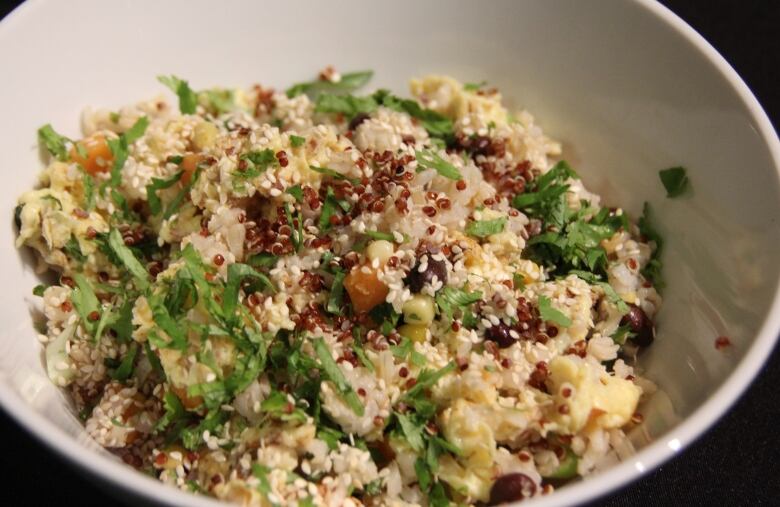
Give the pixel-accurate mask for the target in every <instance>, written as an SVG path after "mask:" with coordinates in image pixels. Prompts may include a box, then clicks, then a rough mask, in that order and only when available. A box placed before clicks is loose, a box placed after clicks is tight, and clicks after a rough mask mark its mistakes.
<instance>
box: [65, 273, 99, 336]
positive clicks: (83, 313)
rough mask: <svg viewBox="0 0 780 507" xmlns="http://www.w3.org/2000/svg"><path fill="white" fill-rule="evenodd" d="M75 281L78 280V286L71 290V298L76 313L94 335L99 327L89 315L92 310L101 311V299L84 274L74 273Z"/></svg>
mask: <svg viewBox="0 0 780 507" xmlns="http://www.w3.org/2000/svg"><path fill="white" fill-rule="evenodd" d="M73 281H75V282H76V288H75V289H73V290H72V291H71V293H70V300H71V301H72V302H73V306H74V307H75V308H76V313H78V314H79V317H81V321H82V323H83V324H84V327H86V328H87V331H89V333H90V334H91V335H93V336H94V335H95V331H96V329H97V322H96V321H94V320H92V319H90V318H89V316H90V314H92V312H99V311H100V301H98V298H97V296H96V295H95V291H94V289H93V288H92V285H91V284H90V283H89V281H88V280H87V279H86V278H85V277H84V275H82V274H81V273H75V274H74V275H73Z"/></svg>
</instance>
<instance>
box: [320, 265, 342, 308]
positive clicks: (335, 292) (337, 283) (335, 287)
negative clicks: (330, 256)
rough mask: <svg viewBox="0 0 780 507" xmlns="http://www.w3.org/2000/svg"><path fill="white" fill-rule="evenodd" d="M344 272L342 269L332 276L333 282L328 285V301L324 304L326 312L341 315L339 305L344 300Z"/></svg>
mask: <svg viewBox="0 0 780 507" xmlns="http://www.w3.org/2000/svg"><path fill="white" fill-rule="evenodd" d="M345 276H346V273H344V271H341V270H339V271H336V274H335V275H334V277H333V283H332V284H331V286H330V293H329V294H328V303H327V305H326V306H325V310H326V311H327V312H328V313H331V314H334V315H341V314H342V311H341V306H342V303H343V300H344V277H345Z"/></svg>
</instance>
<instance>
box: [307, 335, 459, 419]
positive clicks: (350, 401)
mask: <svg viewBox="0 0 780 507" xmlns="http://www.w3.org/2000/svg"><path fill="white" fill-rule="evenodd" d="M312 345H314V350H315V352H316V353H317V357H318V358H319V360H320V364H321V365H322V370H323V372H324V373H325V376H326V377H327V378H328V379H329V380H330V381H331V382H333V384H334V385H335V386H336V390H337V391H338V392H339V393H340V394H341V397H342V398H343V399H344V402H345V403H346V404H347V405H348V406H349V408H351V409H352V411H353V412H354V413H355V414H357V416H358V417H362V416H363V414H364V413H365V409H364V407H363V403H362V402H361V401H360V398H359V397H358V395H357V394H356V393H355V391H354V390H353V389H352V386H350V385H349V383H348V382H347V379H346V378H345V377H344V374H343V373H342V372H341V370H340V369H339V367H338V365H337V364H336V361H334V360H333V357H331V355H330V350H329V349H328V346H327V345H326V344H325V341H324V340H323V339H322V338H317V339H315V340H313V341H312ZM453 364H454V363H453Z"/></svg>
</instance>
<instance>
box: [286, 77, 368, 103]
mask: <svg viewBox="0 0 780 507" xmlns="http://www.w3.org/2000/svg"><path fill="white" fill-rule="evenodd" d="M373 75H374V72H373V71H371V70H364V71H359V72H349V73H346V74H342V75H341V79H340V80H339V81H338V82H332V81H326V80H322V79H318V80H316V81H310V82H307V83H297V84H294V85H293V86H291V87H290V88H288V89H287V92H286V93H287V96H288V97H290V98H293V97H295V96H298V95H300V94H302V93H305V94H306V95H309V96H310V97H316V96H317V95H319V94H320V93H349V92H352V91H355V90H357V89H358V88H360V87H361V86H363V85H365V84H366V83H368V82H369V81H370V80H371V77H372V76H373Z"/></svg>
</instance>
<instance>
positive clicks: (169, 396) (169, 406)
mask: <svg viewBox="0 0 780 507" xmlns="http://www.w3.org/2000/svg"><path fill="white" fill-rule="evenodd" d="M163 409H164V410H165V412H164V413H163V415H162V417H160V419H159V420H158V421H157V424H156V425H155V427H154V431H155V432H158V431H161V430H164V429H165V428H167V427H168V426H170V425H171V424H172V423H174V422H176V421H178V420H180V419H182V418H184V417H186V416H187V411H186V410H184V405H182V404H181V401H180V400H179V397H178V396H176V395H175V394H173V393H172V392H171V391H168V392H166V393H165V396H164V397H163Z"/></svg>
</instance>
